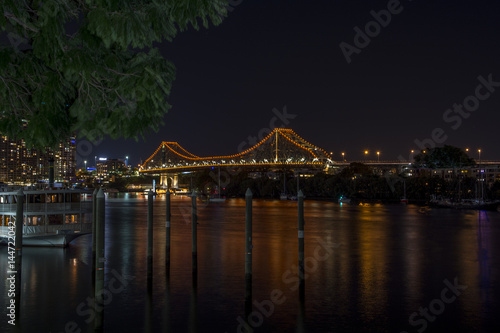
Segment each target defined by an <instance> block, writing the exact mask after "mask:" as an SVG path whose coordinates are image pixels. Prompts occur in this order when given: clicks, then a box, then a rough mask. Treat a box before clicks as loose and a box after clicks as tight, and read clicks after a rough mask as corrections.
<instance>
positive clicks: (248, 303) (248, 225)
mask: <svg viewBox="0 0 500 333" xmlns="http://www.w3.org/2000/svg"><path fill="white" fill-rule="evenodd" d="M252 196H253V195H252V191H251V190H250V189H249V188H248V189H247V191H246V193H245V201H246V202H245V309H246V311H245V312H248V311H249V310H250V309H251V307H252V248H253V245H252Z"/></svg>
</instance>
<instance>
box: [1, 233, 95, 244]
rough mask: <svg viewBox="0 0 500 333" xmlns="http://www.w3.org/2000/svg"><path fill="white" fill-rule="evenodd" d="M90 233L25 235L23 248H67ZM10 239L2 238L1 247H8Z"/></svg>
mask: <svg viewBox="0 0 500 333" xmlns="http://www.w3.org/2000/svg"><path fill="white" fill-rule="evenodd" d="M88 234H90V233H89V232H75V233H59V234H57V233H56V234H45V235H24V236H23V246H44V247H67V246H68V245H69V243H71V242H72V241H73V240H74V239H75V238H78V237H80V236H83V235H88ZM7 244H8V237H6V236H3V235H2V236H0V245H7Z"/></svg>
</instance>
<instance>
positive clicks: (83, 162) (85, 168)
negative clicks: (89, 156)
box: [83, 160, 87, 172]
mask: <svg viewBox="0 0 500 333" xmlns="http://www.w3.org/2000/svg"><path fill="white" fill-rule="evenodd" d="M83 163H85V172H87V160H85V161H83Z"/></svg>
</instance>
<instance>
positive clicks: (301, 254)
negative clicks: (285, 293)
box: [297, 190, 305, 295]
mask: <svg viewBox="0 0 500 333" xmlns="http://www.w3.org/2000/svg"><path fill="white" fill-rule="evenodd" d="M297 203H298V205H297V206H298V225H299V226H298V230H299V232H298V237H299V292H300V294H301V295H303V293H304V291H305V289H304V276H305V275H304V274H305V272H304V193H302V191H301V190H300V191H299V195H298V196H297Z"/></svg>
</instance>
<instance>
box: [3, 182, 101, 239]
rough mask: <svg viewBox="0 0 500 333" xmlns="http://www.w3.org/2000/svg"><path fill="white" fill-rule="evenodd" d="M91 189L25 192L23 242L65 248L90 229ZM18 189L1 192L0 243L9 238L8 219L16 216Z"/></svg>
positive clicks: (12, 220) (9, 220) (12, 219)
mask: <svg viewBox="0 0 500 333" xmlns="http://www.w3.org/2000/svg"><path fill="white" fill-rule="evenodd" d="M91 193H92V192H90V191H81V190H64V189H58V190H42V191H24V203H23V206H24V207H23V208H24V211H23V217H24V227H23V245H24V246H52V247H66V246H68V244H69V243H70V242H71V241H72V240H73V239H75V238H77V237H79V236H82V235H85V234H88V233H91V232H92V201H91ZM16 208H17V192H0V244H7V243H8V240H9V228H8V226H9V222H10V225H11V226H12V222H14V221H15V219H16Z"/></svg>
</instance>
